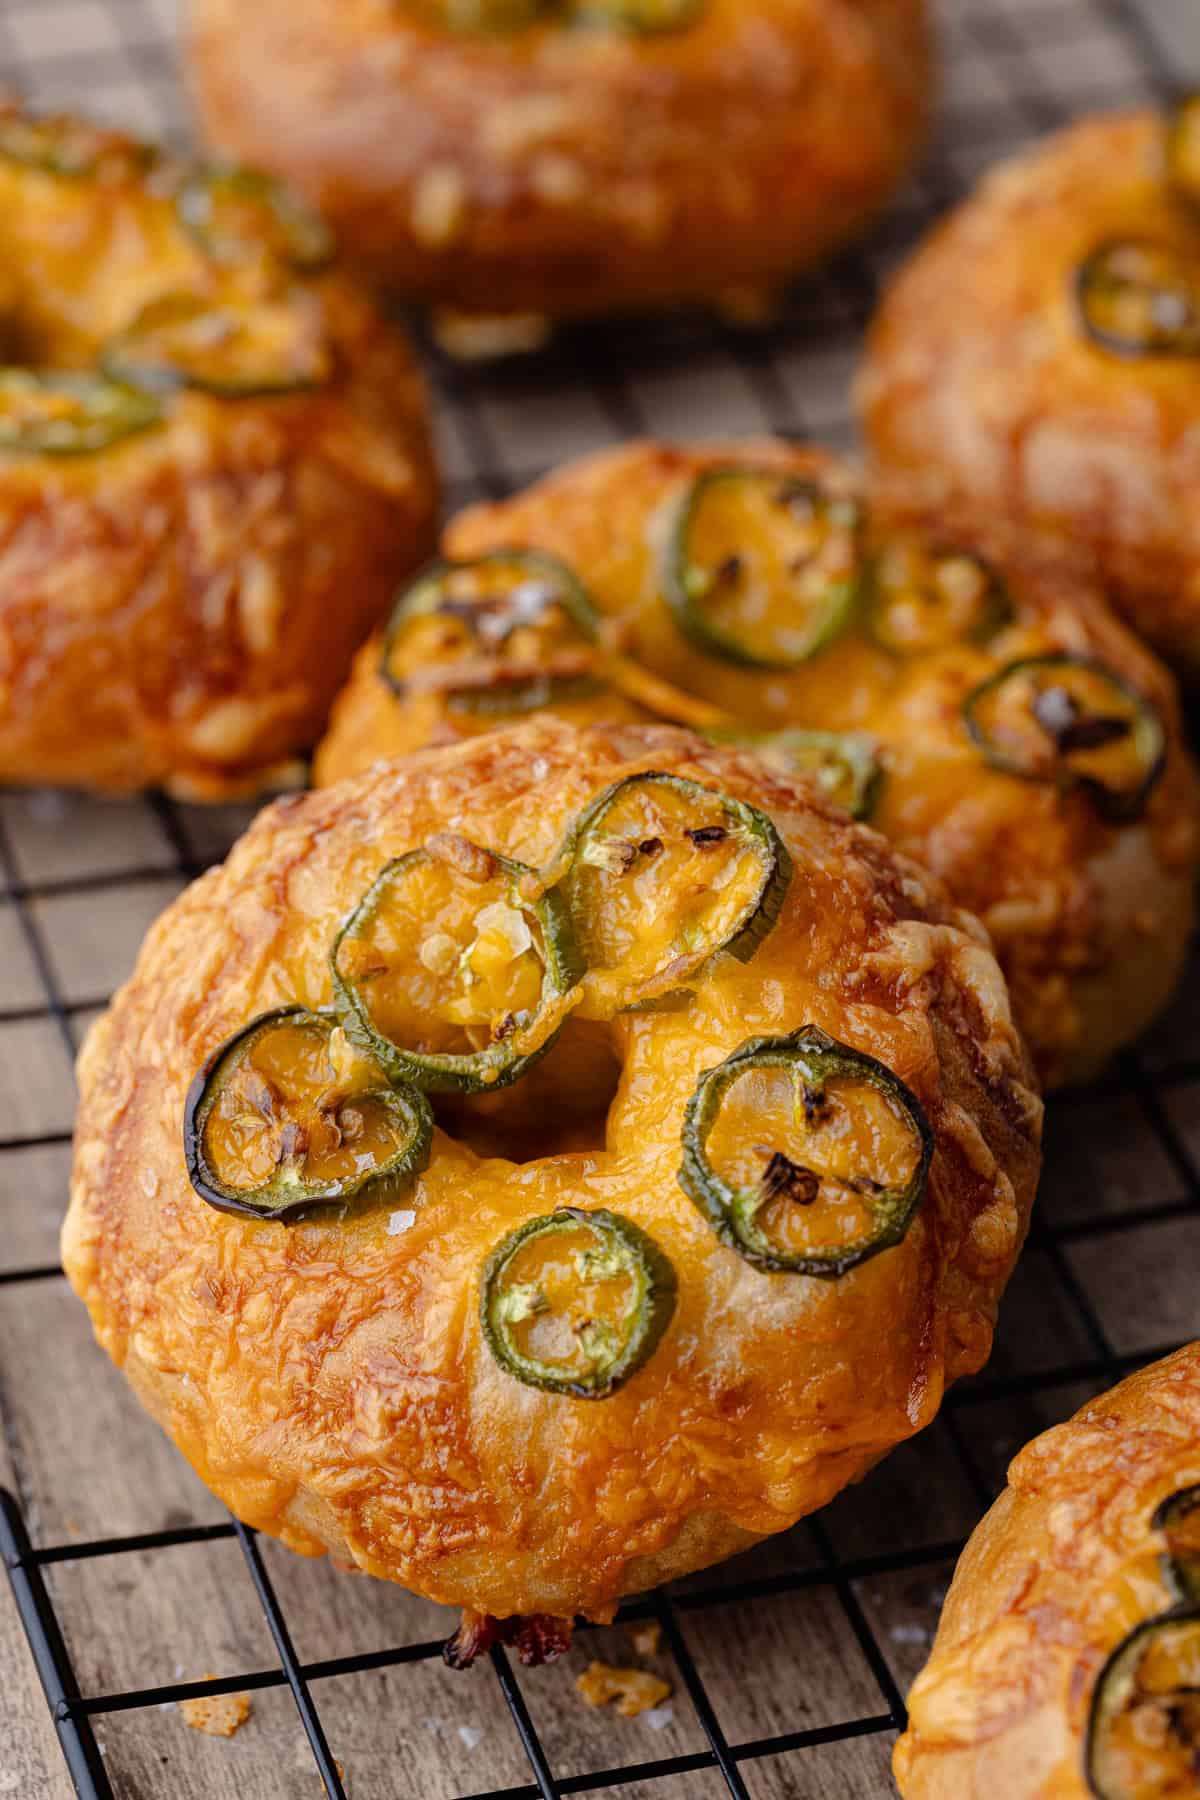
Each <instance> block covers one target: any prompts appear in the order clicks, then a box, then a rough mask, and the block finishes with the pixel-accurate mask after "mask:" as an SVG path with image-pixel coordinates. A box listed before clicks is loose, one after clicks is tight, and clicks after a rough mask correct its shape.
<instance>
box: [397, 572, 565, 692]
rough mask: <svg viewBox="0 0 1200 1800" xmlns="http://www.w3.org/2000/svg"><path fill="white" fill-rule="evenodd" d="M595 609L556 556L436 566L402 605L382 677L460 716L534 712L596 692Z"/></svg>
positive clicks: (419, 579) (421, 577) (405, 596)
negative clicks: (438, 700) (433, 697)
mask: <svg viewBox="0 0 1200 1800" xmlns="http://www.w3.org/2000/svg"><path fill="white" fill-rule="evenodd" d="M599 623H600V622H599V618H598V616H597V614H596V610H595V608H594V607H593V605H592V603H591V601H590V600H589V598H588V596H587V594H586V593H585V591H584V589H583V587H582V585H581V583H580V582H579V581H578V580H577V579H576V577H575V575H574V574H573V573H572V571H571V570H570V569H569V568H568V567H567V565H566V564H565V563H562V562H559V560H558V558H557V557H554V556H547V555H543V554H542V553H541V552H539V551H534V550H499V551H494V552H492V553H491V554H490V555H488V556H480V557H476V558H475V559H474V560H473V561H470V562H436V563H434V564H433V565H432V566H431V567H430V568H428V569H426V570H425V572H424V574H422V575H419V576H418V577H417V579H416V581H415V582H414V583H413V585H412V586H411V587H410V588H408V589H407V590H406V591H405V592H404V593H403V594H401V596H400V599H399V600H398V602H397V604H396V608H395V611H394V612H393V614H392V618H391V623H390V624H389V626H388V628H387V633H386V635H385V637H384V642H383V654H382V657H381V660H380V674H381V675H382V676H383V679H384V681H386V683H387V684H388V686H389V687H390V688H391V689H392V691H393V693H395V694H398V695H405V694H410V693H416V692H422V691H423V692H433V693H437V694H440V695H442V696H443V697H444V698H445V700H446V702H447V704H448V705H450V706H452V707H453V708H455V709H456V710H459V711H463V712H474V713H478V712H486V713H496V714H504V713H522V712H532V711H534V710H535V709H536V708H538V707H542V706H546V705H549V704H550V703H551V702H553V701H556V700H561V699H563V698H565V697H567V696H571V695H575V694H578V693H581V692H586V691H589V690H590V689H591V688H593V687H594V686H595V685H596V679H595V673H594V670H595V654H594V651H593V648H592V646H593V644H594V642H595V639H596V636H597V633H598V630H599Z"/></svg>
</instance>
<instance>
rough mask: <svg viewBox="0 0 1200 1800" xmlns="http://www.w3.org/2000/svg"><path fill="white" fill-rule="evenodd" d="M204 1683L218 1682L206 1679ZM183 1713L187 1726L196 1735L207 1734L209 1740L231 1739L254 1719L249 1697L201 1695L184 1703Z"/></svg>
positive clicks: (181, 1710)
mask: <svg viewBox="0 0 1200 1800" xmlns="http://www.w3.org/2000/svg"><path fill="white" fill-rule="evenodd" d="M200 1679H201V1681H216V1679H217V1677H216V1676H215V1675H211V1674H209V1675H202V1676H201V1677H200ZM179 1710H180V1712H181V1713H182V1714H183V1722H184V1724H185V1725H190V1726H191V1728H192V1730H193V1731H204V1732H207V1734H208V1736H209V1737H223V1738H231V1737H232V1736H233V1734H234V1732H235V1731H240V1730H241V1728H242V1726H243V1725H244V1724H245V1723H246V1720H247V1719H248V1718H249V1717H250V1696H249V1694H198V1695H197V1696H196V1698H195V1699H194V1700H181V1701H180V1702H179Z"/></svg>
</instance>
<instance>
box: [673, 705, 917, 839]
mask: <svg viewBox="0 0 1200 1800" xmlns="http://www.w3.org/2000/svg"><path fill="white" fill-rule="evenodd" d="M706 735H707V736H708V737H710V738H712V739H713V740H714V742H716V743H723V744H742V745H744V746H745V748H746V749H747V750H753V752H754V753H755V755H756V756H760V757H761V758H762V760H763V761H764V762H765V763H769V764H770V766H771V767H772V768H773V769H780V770H782V772H783V773H784V774H785V775H805V776H809V777H811V778H812V780H813V781H814V782H815V783H816V785H817V787H818V788H819V789H820V791H821V793H822V794H824V795H825V797H826V799H827V800H832V801H833V802H834V804H835V805H836V806H840V807H842V809H843V810H844V811H845V812H848V813H849V814H850V817H851V818H852V819H869V818H870V816H871V814H872V812H873V811H874V810H875V802H876V800H877V799H878V798H879V788H880V784H881V783H882V781H883V767H882V765H881V763H880V761H879V758H878V756H877V755H876V753H875V746H874V744H873V743H872V741H871V739H870V738H869V737H866V736H864V735H863V733H862V732H858V731H805V730H803V729H801V727H800V726H788V727H785V729H784V730H782V731H736V730H726V729H720V730H716V731H712V730H710V731H709V732H707V733H706Z"/></svg>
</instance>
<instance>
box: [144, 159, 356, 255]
mask: <svg viewBox="0 0 1200 1800" xmlns="http://www.w3.org/2000/svg"><path fill="white" fill-rule="evenodd" d="M175 211H176V213H177V215H178V217H179V220H180V223H181V224H182V225H183V226H184V227H185V229H186V230H187V231H188V232H189V233H190V235H191V236H192V237H193V238H194V239H195V240H196V242H197V243H198V244H199V245H200V247H201V249H202V250H204V251H205V253H206V254H207V255H209V256H211V257H212V258H213V259H214V261H216V262H223V263H231V262H240V261H242V260H243V259H244V258H245V257H246V256H247V255H248V254H254V253H255V252H257V253H259V254H264V253H265V254H266V255H268V256H273V257H275V258H277V259H278V261H280V262H285V263H290V264H291V265H292V267H293V268H295V269H318V268H320V267H321V266H322V265H323V264H324V263H327V262H328V261H329V260H330V258H331V257H332V256H333V253H334V248H335V246H334V241H333V233H332V232H331V231H330V229H329V227H328V225H326V223H325V221H324V219H322V218H321V216H320V214H319V213H316V212H314V211H313V210H312V208H311V207H310V206H309V205H308V204H307V202H306V201H304V200H302V199H301V198H300V196H299V194H296V193H294V192H293V191H292V189H291V188H289V187H287V186H285V184H284V183H283V182H281V181H276V180H274V178H273V177H272V176H270V175H263V174H261V173H260V172H259V171H258V170H257V169H243V168H241V167H239V166H238V165H236V164H228V163H217V164H214V165H213V166H211V167H209V168H204V169H197V170H195V171H194V172H193V173H192V174H191V175H189V176H188V177H187V179H186V180H185V181H184V182H183V183H182V185H181V186H180V188H179V190H178V192H177V193H176V195H175Z"/></svg>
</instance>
